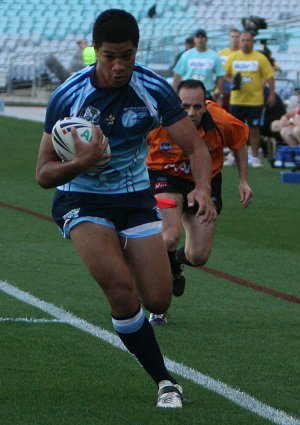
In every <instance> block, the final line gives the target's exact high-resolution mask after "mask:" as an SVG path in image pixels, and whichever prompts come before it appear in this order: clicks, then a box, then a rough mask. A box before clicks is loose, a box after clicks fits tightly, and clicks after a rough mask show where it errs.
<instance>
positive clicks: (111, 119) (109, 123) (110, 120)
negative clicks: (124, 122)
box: [105, 114, 116, 125]
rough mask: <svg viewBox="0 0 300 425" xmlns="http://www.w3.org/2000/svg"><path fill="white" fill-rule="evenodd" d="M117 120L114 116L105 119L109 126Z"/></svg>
mask: <svg viewBox="0 0 300 425" xmlns="http://www.w3.org/2000/svg"><path fill="white" fill-rule="evenodd" d="M115 120H116V117H115V116H113V114H109V115H108V117H105V123H106V124H107V125H113V124H114V122H115Z"/></svg>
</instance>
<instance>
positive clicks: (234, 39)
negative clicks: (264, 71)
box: [218, 28, 241, 111]
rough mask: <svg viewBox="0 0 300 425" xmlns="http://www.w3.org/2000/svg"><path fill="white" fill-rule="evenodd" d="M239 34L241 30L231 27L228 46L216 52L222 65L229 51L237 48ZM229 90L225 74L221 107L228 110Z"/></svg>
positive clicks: (228, 81)
mask: <svg viewBox="0 0 300 425" xmlns="http://www.w3.org/2000/svg"><path fill="white" fill-rule="evenodd" d="M240 35H241V32H240V31H239V30H238V29H236V28H232V29H231V30H230V33H229V47H226V48H225V49H223V50H220V51H219V52H218V54H219V56H220V57H221V60H222V65H223V67H224V66H225V63H226V61H227V59H228V56H229V55H231V53H233V52H236V51H237V50H239V48H240ZM230 91H231V81H230V79H228V78H227V77H226V76H225V77H224V89H223V95H224V98H223V108H225V109H226V110H227V111H228V110H229V97H230Z"/></svg>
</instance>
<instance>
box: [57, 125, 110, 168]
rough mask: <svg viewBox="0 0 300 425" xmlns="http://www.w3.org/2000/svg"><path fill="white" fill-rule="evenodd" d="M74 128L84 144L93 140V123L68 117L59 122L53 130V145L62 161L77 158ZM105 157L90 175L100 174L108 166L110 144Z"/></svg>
mask: <svg viewBox="0 0 300 425" xmlns="http://www.w3.org/2000/svg"><path fill="white" fill-rule="evenodd" d="M72 127H74V128H75V129H76V131H77V134H78V136H79V137H80V139H81V140H82V141H83V142H85V143H90V141H91V140H92V138H93V133H92V123H91V122H89V121H87V120H85V119H83V118H79V117H68V118H64V119H63V120H59V121H57V122H56V124H55V125H54V127H53V129H52V143H53V147H54V149H55V151H56V153H57V155H58V156H59V157H60V158H61V160H62V161H71V160H72V159H74V157H75V148H74V140H73V137H72V134H71V128H72ZM103 138H105V136H103ZM103 141H104V140H103ZM103 155H105V158H100V159H99V161H97V162H96V164H95V165H93V166H92V167H91V168H90V169H89V170H88V171H87V173H88V174H95V173H99V172H101V171H102V170H104V168H105V167H106V166H107V164H108V163H109V161H110V159H111V151H110V146H109V144H107V147H106V149H105V151H104V153H103Z"/></svg>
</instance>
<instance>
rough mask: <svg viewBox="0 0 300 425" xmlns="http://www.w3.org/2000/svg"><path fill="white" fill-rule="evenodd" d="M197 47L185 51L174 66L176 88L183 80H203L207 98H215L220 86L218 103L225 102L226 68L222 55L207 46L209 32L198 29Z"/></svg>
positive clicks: (195, 41) (195, 39) (196, 36)
mask: <svg viewBox="0 0 300 425" xmlns="http://www.w3.org/2000/svg"><path fill="white" fill-rule="evenodd" d="M194 43H195V47H194V48H192V49H190V50H188V51H187V52H185V53H183V54H182V55H181V57H180V58H179V61H178V62H177V64H176V65H175V67H174V75H173V87H174V89H175V90H176V89H177V87H178V85H179V83H180V82H181V81H182V80H187V79H193V80H200V81H203V83H204V85H205V89H206V91H207V98H208V99H213V95H214V92H215V89H216V87H217V88H218V103H220V104H222V103H223V84H224V75H225V72H224V69H223V66H222V61H221V58H220V56H219V55H218V54H217V53H216V52H214V51H213V50H211V49H208V48H207V34H206V31H205V30H204V29H198V30H197V31H196V32H195V34H194Z"/></svg>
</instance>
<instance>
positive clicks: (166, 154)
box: [147, 80, 252, 324]
mask: <svg viewBox="0 0 300 425" xmlns="http://www.w3.org/2000/svg"><path fill="white" fill-rule="evenodd" d="M177 90H178V94H179V97H180V99H181V102H182V107H183V109H184V110H185V111H186V112H187V113H188V115H189V117H190V118H191V120H192V121H193V123H194V125H195V127H196V128H197V130H198V133H199V135H200V136H201V138H203V139H204V141H205V143H206V144H207V146H208V148H209V151H210V153H211V157H212V165H213V171H212V182H211V187H212V192H211V197H212V200H213V202H214V204H215V208H216V211H217V213H218V214H220V212H221V209H222V193H221V192H222V191H221V188H222V173H221V171H222V165H223V148H224V146H228V147H230V149H232V150H233V152H234V155H235V158H236V163H237V169H238V174H239V185H238V186H239V195H240V202H241V205H242V207H243V208H247V207H248V205H249V203H250V201H251V199H252V190H251V187H250V186H249V183H248V177H247V171H248V152H247V140H248V135H249V128H248V126H247V125H246V124H244V123H243V122H241V121H240V120H238V119H237V118H235V117H234V116H233V115H231V114H229V113H228V112H227V111H225V109H223V108H221V107H220V106H219V105H217V104H216V103H214V102H212V101H206V99H205V87H204V84H203V82H201V81H197V80H185V81H182V82H181V83H180V84H179V86H178V89H177ZM148 145H149V154H148V156H147V167H148V169H149V174H150V178H151V186H152V190H153V192H154V193H155V195H156V198H157V200H158V205H160V200H161V198H164V199H168V200H171V201H174V202H176V205H177V206H176V209H175V208H162V209H161V214H162V221H163V238H164V241H165V243H166V247H167V250H168V255H169V260H170V264H171V269H172V273H173V294H174V295H176V296H180V295H182V294H183V291H184V288H185V278H184V275H183V269H182V264H186V265H190V266H194V267H199V266H202V265H204V264H205V263H206V261H207V259H208V257H209V255H210V252H211V249H212V245H213V240H214V234H215V227H216V224H215V222H211V223H209V224H205V223H204V222H203V220H202V218H201V217H197V216H196V215H195V209H194V208H189V205H188V202H187V193H188V192H189V191H190V190H191V189H192V188H193V187H194V181H193V176H192V175H191V168H190V163H189V160H188V158H187V157H186V155H185V154H184V152H183V151H182V149H180V147H179V146H177V145H176V143H174V140H173V138H172V136H171V135H170V133H169V132H168V129H166V128H165V127H164V126H161V127H159V128H158V129H155V130H152V131H151V132H150V133H149V135H148ZM182 226H183V227H184V230H185V236H186V242H185V247H184V248H179V249H177V246H178V243H179V241H180V237H181V233H182ZM150 322H151V323H152V324H166V322H167V314H166V312H165V313H164V314H151V315H150Z"/></svg>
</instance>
